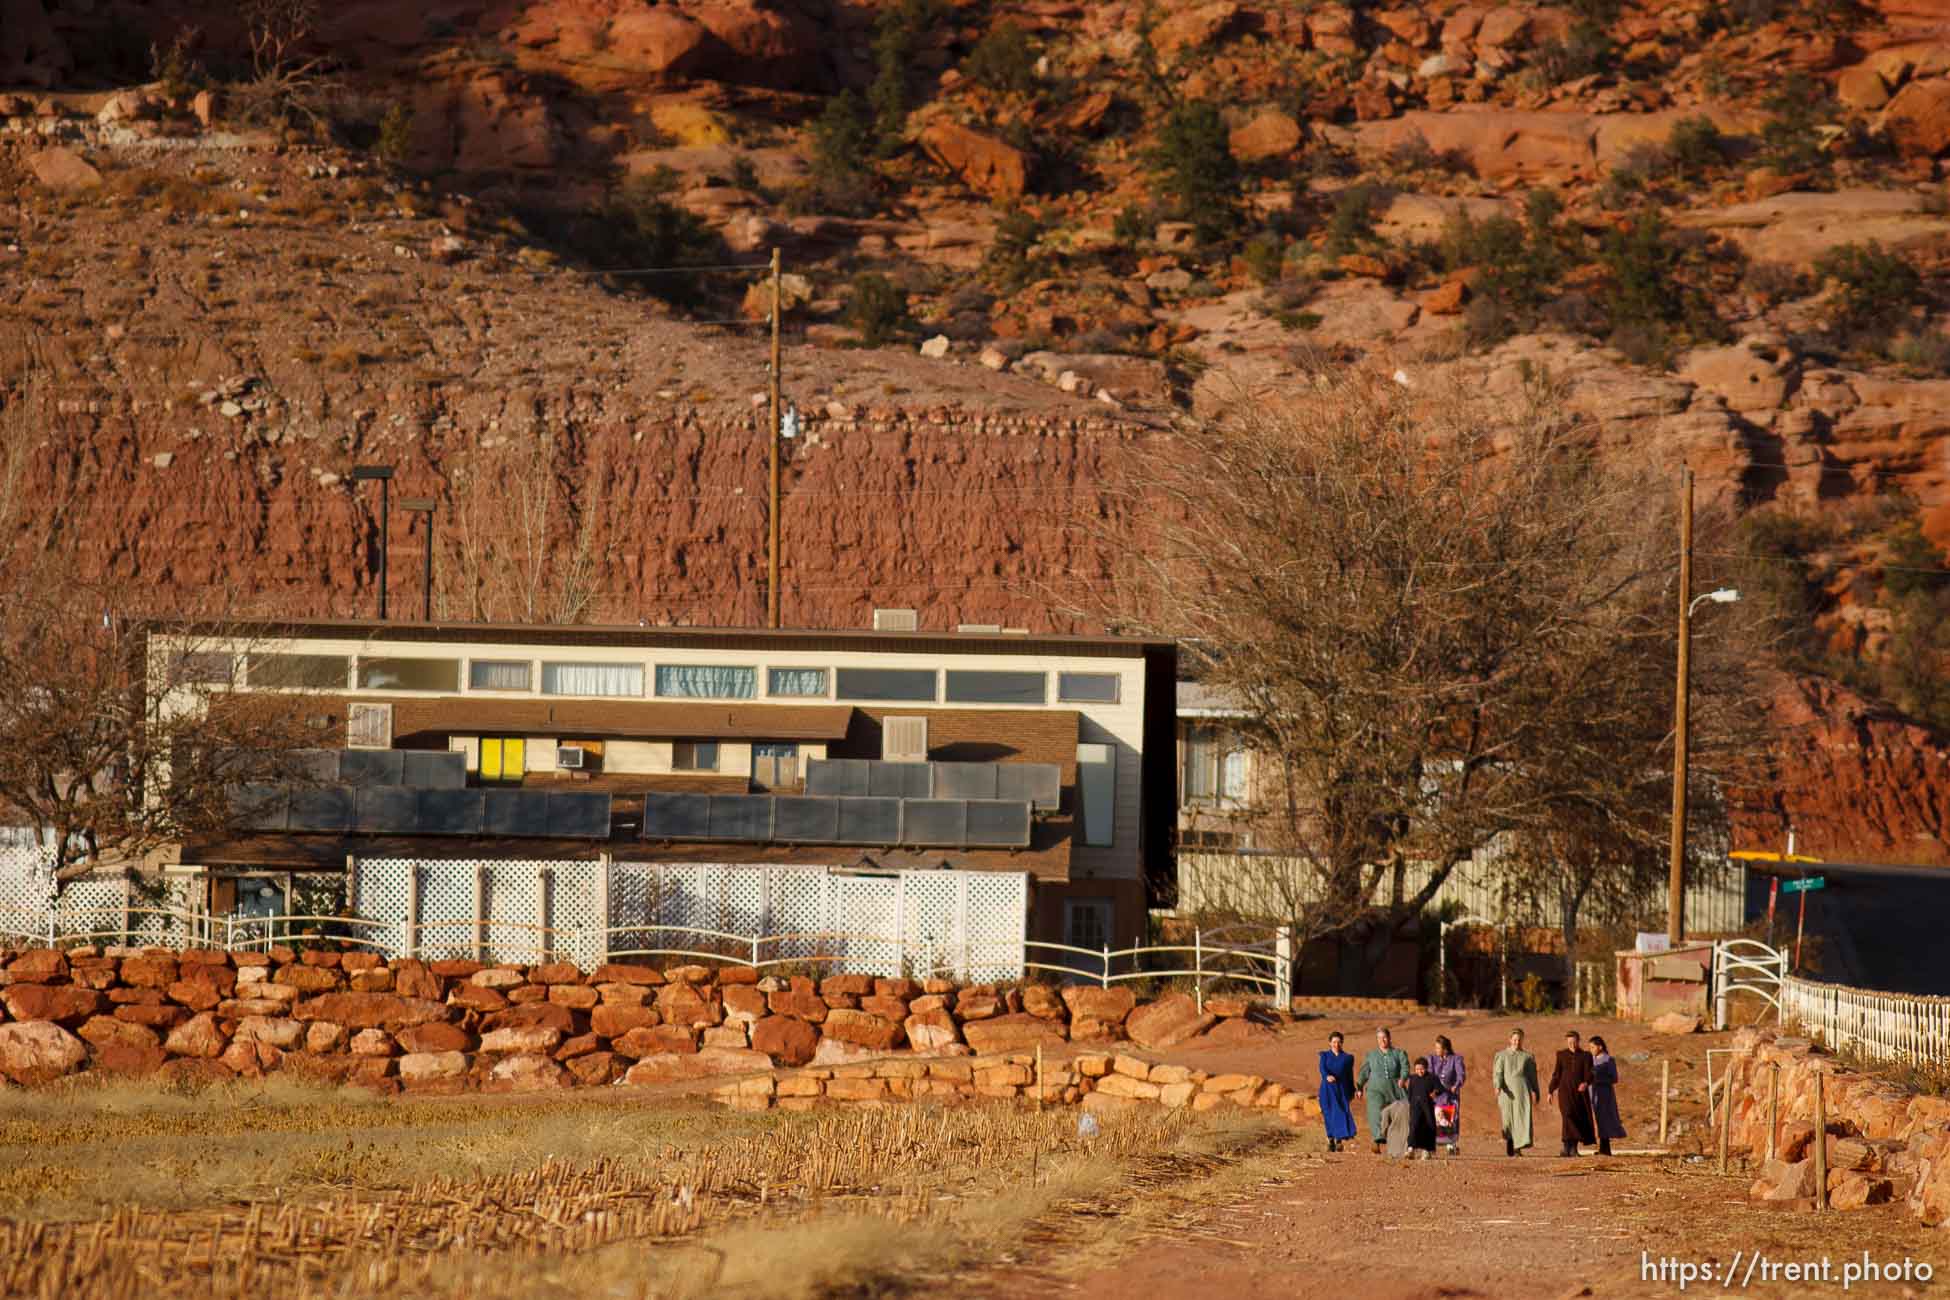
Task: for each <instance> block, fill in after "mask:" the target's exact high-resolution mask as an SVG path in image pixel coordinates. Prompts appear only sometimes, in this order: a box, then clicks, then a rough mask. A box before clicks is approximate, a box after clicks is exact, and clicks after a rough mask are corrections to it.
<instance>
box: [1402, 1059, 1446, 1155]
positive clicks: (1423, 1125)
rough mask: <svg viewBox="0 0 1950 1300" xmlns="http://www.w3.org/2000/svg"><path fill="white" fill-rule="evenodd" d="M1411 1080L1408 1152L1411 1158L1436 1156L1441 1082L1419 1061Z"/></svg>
mask: <svg viewBox="0 0 1950 1300" xmlns="http://www.w3.org/2000/svg"><path fill="white" fill-rule="evenodd" d="M1413 1071H1414V1072H1413V1073H1412V1074H1410V1075H1409V1077H1408V1087H1407V1093H1408V1150H1409V1157H1410V1159H1414V1160H1427V1159H1428V1158H1429V1157H1431V1156H1433V1155H1434V1154H1435V1095H1436V1093H1437V1092H1439V1091H1440V1090H1441V1088H1442V1085H1441V1083H1439V1082H1438V1081H1437V1080H1436V1077H1435V1076H1434V1075H1433V1074H1430V1073H1429V1063H1428V1062H1427V1061H1417V1062H1416V1063H1415V1065H1414V1066H1413Z"/></svg>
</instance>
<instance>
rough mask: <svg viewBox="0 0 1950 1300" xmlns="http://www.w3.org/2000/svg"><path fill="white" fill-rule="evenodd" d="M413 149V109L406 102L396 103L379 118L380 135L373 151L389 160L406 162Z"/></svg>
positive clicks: (374, 142) (375, 141)
mask: <svg viewBox="0 0 1950 1300" xmlns="http://www.w3.org/2000/svg"><path fill="white" fill-rule="evenodd" d="M412 150H413V110H412V109H411V108H409V107H408V106H407V105H406V104H405V103H395V104H394V105H393V106H392V107H391V108H388V109H387V110H386V113H385V116H383V117H381V118H380V119H379V135H378V137H377V138H376V139H375V140H374V141H373V146H372V151H373V152H374V153H376V154H378V155H379V156H380V157H381V158H384V159H385V160H386V161H387V162H391V163H399V162H405V161H406V156H407V154H409V153H411V152H412Z"/></svg>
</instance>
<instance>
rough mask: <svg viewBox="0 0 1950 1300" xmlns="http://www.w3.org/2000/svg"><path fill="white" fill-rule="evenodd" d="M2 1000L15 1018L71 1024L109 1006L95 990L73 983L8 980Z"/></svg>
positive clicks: (79, 1021)
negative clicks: (12, 982)
mask: <svg viewBox="0 0 1950 1300" xmlns="http://www.w3.org/2000/svg"><path fill="white" fill-rule="evenodd" d="M0 1002H5V1003H6V1004H7V1015H8V1016H9V1017H11V1018H12V1019H15V1020H52V1021H54V1022H55V1023H56V1024H60V1025H67V1026H69V1027H70V1028H72V1027H73V1026H75V1025H78V1024H80V1023H81V1022H82V1021H84V1020H86V1019H87V1018H88V1017H90V1016H92V1015H95V1014H97V1013H98V1012H100V1011H101V1010H102V1009H103V1008H105V1007H107V1006H108V999H107V998H105V997H103V996H102V995H101V994H99V993H97V992H96V991H95V990H93V989H79V988H75V987H74V986H73V985H71V984H9V985H8V986H7V987H6V988H5V989H4V990H0Z"/></svg>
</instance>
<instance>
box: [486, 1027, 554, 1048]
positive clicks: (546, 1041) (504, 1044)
mask: <svg viewBox="0 0 1950 1300" xmlns="http://www.w3.org/2000/svg"><path fill="white" fill-rule="evenodd" d="M561 1042H562V1031H561V1030H559V1029H552V1028H550V1027H548V1026H546V1025H530V1026H526V1027H523V1028H513V1029H495V1030H491V1031H489V1032H488V1033H485V1034H482V1035H481V1050H482V1051H483V1052H523V1053H537V1052H551V1051H554V1050H555V1048H556V1047H557V1046H558V1045H559V1044H560V1043H561Z"/></svg>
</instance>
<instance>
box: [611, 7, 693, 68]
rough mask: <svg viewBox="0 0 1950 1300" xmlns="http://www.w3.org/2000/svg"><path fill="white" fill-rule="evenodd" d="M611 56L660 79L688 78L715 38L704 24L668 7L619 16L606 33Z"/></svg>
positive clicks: (639, 10)
mask: <svg viewBox="0 0 1950 1300" xmlns="http://www.w3.org/2000/svg"><path fill="white" fill-rule="evenodd" d="M607 37H608V41H609V50H608V53H609V57H611V58H614V59H618V60H621V61H623V62H624V63H625V64H626V65H627V66H628V67H631V68H636V69H641V70H642V72H643V73H644V74H645V75H647V76H649V77H651V78H653V79H657V80H664V81H670V82H672V83H676V82H680V81H685V80H688V79H689V78H690V77H691V76H692V75H693V74H694V73H695V72H697V70H698V69H699V68H700V67H701V66H702V65H703V64H704V63H705V62H706V61H707V60H708V59H709V57H710V52H711V49H712V46H713V45H714V44H715V42H714V41H713V39H712V36H711V33H710V32H709V31H707V30H706V29H705V28H704V27H703V26H702V25H700V24H698V23H695V22H692V21H691V20H690V19H689V18H686V17H684V15H682V14H680V13H678V12H676V11H675V10H673V9H668V8H646V9H637V10H632V11H630V12H627V13H624V14H622V15H620V16H618V17H617V18H616V19H615V20H614V21H612V22H611V23H610V25H609V29H608V33H607Z"/></svg>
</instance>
